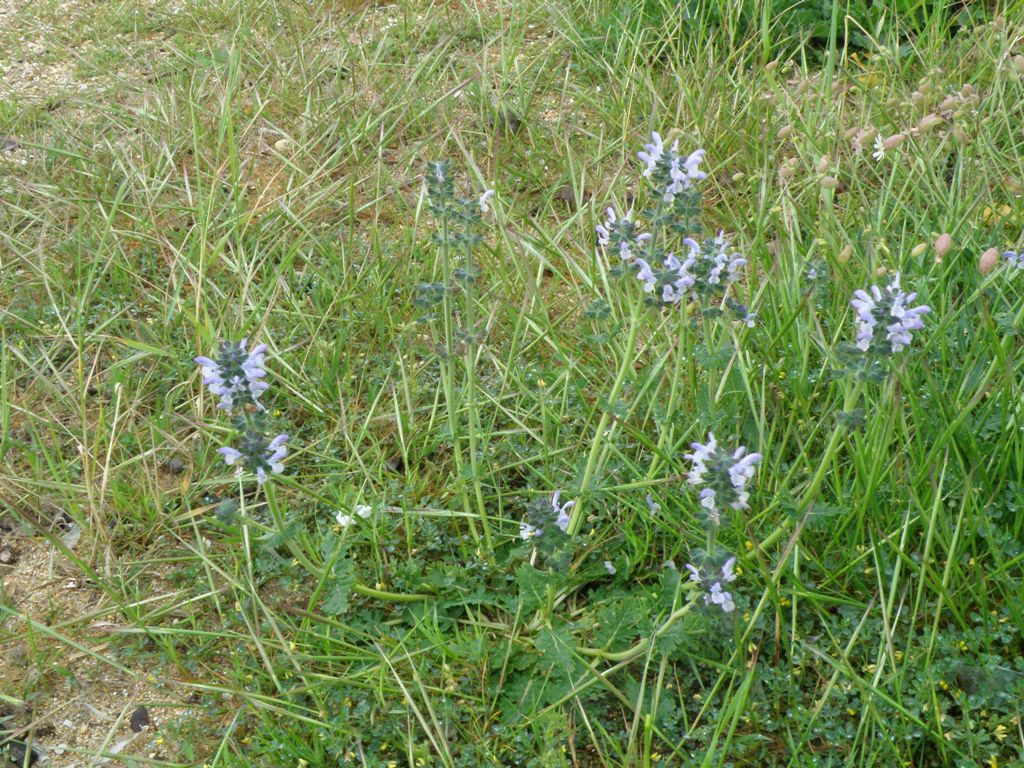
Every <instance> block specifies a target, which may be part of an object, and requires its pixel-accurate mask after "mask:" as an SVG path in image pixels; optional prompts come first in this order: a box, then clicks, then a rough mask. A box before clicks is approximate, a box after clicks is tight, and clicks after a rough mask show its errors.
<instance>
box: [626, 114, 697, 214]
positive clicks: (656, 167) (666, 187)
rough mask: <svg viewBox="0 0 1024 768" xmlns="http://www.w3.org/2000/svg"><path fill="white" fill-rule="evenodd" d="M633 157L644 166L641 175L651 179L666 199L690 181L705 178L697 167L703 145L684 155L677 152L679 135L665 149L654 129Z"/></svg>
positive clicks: (676, 193)
mask: <svg viewBox="0 0 1024 768" xmlns="http://www.w3.org/2000/svg"><path fill="white" fill-rule="evenodd" d="M637 157H639V158H640V159H641V160H642V161H643V162H644V165H645V166H646V167H645V168H644V171H643V175H644V177H645V178H647V179H650V180H651V182H653V184H654V185H655V187H656V188H657V190H658V193H659V194H660V195H661V199H662V200H664V201H665V202H666V203H672V202H673V201H674V200H675V197H676V195H678V194H681V193H682V192H684V191H685V190H687V189H690V188H691V187H692V186H693V183H694V182H696V181H700V180H702V179H705V178H707V174H706V173H704V172H703V171H701V170H700V163H701V161H702V160H703V159H704V150H703V149H697V150H695V151H693V152H691V153H690V154H689V156H687V157H685V158H684V157H683V156H682V155H680V154H679V139H676V140H675V141H673V142H672V146H671V147H669V148H668V149H666V148H665V142H664V140H663V139H662V138H661V135H660V134H659V133H658V132H657V131H654V132H653V133H652V134H651V141H650V143H648V144H645V145H644V151H643V152H637Z"/></svg>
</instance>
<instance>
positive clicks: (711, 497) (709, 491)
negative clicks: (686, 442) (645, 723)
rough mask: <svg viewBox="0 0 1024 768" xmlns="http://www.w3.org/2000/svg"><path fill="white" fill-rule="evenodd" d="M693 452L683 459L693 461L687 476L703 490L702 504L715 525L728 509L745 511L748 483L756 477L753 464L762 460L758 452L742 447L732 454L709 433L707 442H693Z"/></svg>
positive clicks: (691, 482)
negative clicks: (723, 448) (721, 446)
mask: <svg viewBox="0 0 1024 768" xmlns="http://www.w3.org/2000/svg"><path fill="white" fill-rule="evenodd" d="M691 446H692V448H693V453H688V454H685V456H684V458H687V459H689V460H690V461H692V462H693V466H692V467H691V468H690V472H689V475H688V476H687V477H688V479H689V481H690V484H691V485H694V486H697V487H700V488H701V492H700V505H701V506H702V507H703V508H704V509H705V510H706V511H707V514H708V518H709V519H710V520H711V522H712V524H713V525H716V526H717V525H721V524H722V512H723V511H724V510H725V509H726V508H729V509H746V506H747V500H748V498H749V497H750V493H749V492H748V491H747V483H749V482H750V480H751V478H753V476H754V465H755V464H757V462H758V461H760V459H761V454H759V453H747V449H746V448H743V447H742V446H741V447H739V448H737V449H736V450H734V451H733V452H732V453H729V452H728V451H725V450H722V449H721V448H720V447H719V446H718V441H717V440H715V436H714V435H713V434H712V433H711V432H708V442H707V443H705V444H701V443H692V444H691Z"/></svg>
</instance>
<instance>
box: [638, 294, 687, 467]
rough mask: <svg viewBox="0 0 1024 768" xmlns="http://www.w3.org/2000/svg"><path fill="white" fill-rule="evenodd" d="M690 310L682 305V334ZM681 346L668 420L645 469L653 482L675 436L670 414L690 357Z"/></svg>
mask: <svg viewBox="0 0 1024 768" xmlns="http://www.w3.org/2000/svg"><path fill="white" fill-rule="evenodd" d="M689 315H690V310H689V305H688V304H686V303H683V319H682V327H683V333H684V334H685V333H686V330H687V329H686V325H687V321H688V320H689ZM682 347H683V345H682V344H681V343H680V344H678V345H677V346H676V352H675V368H674V370H673V372H672V381H671V383H670V385H669V393H668V408H667V409H666V410H665V413H666V415H667V416H668V419H669V420H667V421H666V424H665V428H664V429H663V430H661V432H660V434H659V435H658V443H657V449H656V450H655V451H654V456H653V457H652V458H651V465H650V467H648V469H647V479H648V480H653V479H654V476H655V475H656V474H657V473H658V469H659V467H660V466H661V460H662V455H663V453H664V451H665V445H666V444H667V443H670V442H671V441H672V437H673V436H674V434H675V430H673V428H672V427H673V424H672V422H671V420H670V419H671V417H672V414H673V413H675V412H676V407H677V403H678V399H679V383H680V382H681V381H682V380H683V361H684V360H686V359H687V358H690V357H692V355H684V354H683V351H682Z"/></svg>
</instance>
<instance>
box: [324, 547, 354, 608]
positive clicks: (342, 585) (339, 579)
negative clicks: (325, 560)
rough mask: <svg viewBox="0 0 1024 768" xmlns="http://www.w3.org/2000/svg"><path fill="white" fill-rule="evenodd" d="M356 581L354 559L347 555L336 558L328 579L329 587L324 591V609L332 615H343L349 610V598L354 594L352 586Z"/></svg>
mask: <svg viewBox="0 0 1024 768" xmlns="http://www.w3.org/2000/svg"><path fill="white" fill-rule="evenodd" d="M355 583H356V576H355V573H354V567H353V564H352V561H351V560H349V559H348V558H347V557H346V558H344V559H342V560H336V561H335V562H334V566H333V567H332V568H331V575H330V576H329V577H328V579H327V589H326V591H325V592H324V602H323V610H324V613H326V614H328V615H330V616H341V615H342V614H343V613H345V611H347V610H348V598H349V595H351V594H352V587H353V585H354V584H355Z"/></svg>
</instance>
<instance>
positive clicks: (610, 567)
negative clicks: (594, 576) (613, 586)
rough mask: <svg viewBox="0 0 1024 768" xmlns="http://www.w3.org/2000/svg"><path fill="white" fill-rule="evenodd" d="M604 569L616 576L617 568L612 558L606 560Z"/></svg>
mask: <svg viewBox="0 0 1024 768" xmlns="http://www.w3.org/2000/svg"><path fill="white" fill-rule="evenodd" d="M604 569H605V570H606V571H608V573H609V574H610V575H612V576H614V575H615V574H616V573H617V571H616V570H615V566H614V565H613V564H612V561H611V560H605V561H604Z"/></svg>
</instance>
